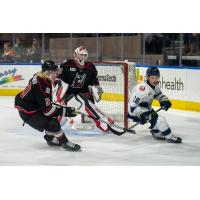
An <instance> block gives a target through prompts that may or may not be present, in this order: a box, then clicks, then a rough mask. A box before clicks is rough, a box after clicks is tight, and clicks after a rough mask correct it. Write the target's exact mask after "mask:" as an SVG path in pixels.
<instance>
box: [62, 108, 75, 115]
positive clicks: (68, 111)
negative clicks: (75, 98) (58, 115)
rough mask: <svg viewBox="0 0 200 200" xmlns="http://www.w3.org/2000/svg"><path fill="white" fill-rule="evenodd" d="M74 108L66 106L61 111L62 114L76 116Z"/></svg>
mask: <svg viewBox="0 0 200 200" xmlns="http://www.w3.org/2000/svg"><path fill="white" fill-rule="evenodd" d="M75 111H76V110H75V108H74V107H66V108H63V112H64V115H65V116H66V117H76V115H77V114H76V112H75Z"/></svg>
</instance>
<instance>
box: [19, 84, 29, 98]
mask: <svg viewBox="0 0 200 200" xmlns="http://www.w3.org/2000/svg"><path fill="white" fill-rule="evenodd" d="M30 90H31V85H27V86H26V88H25V89H24V91H23V92H22V93H21V94H20V97H21V98H24V97H25V96H26V95H27V94H28V92H29V91H30Z"/></svg>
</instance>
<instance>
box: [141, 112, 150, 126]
mask: <svg viewBox="0 0 200 200" xmlns="http://www.w3.org/2000/svg"><path fill="white" fill-rule="evenodd" d="M149 114H151V111H147V112H143V113H142V114H141V115H140V116H139V120H140V124H142V125H143V124H146V123H147V122H148V120H149Z"/></svg>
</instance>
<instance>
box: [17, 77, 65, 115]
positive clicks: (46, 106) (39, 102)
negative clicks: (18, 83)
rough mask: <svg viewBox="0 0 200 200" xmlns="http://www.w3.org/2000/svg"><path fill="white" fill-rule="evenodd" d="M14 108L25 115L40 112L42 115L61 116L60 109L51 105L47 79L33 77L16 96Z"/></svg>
mask: <svg viewBox="0 0 200 200" xmlns="http://www.w3.org/2000/svg"><path fill="white" fill-rule="evenodd" d="M15 107H16V108H17V109H18V110H19V111H21V112H23V113H26V114H29V115H31V114H34V113H36V112H38V111H42V112H43V114H44V115H46V116H49V117H56V116H59V115H61V114H62V108H57V107H56V106H54V105H52V86H51V82H50V81H49V80H48V79H45V78H41V77H39V76H37V75H34V76H33V78H31V79H30V81H29V84H28V85H27V87H26V88H25V89H24V90H23V91H22V92H20V93H19V94H17V95H16V97H15Z"/></svg>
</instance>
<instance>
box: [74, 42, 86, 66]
mask: <svg viewBox="0 0 200 200" xmlns="http://www.w3.org/2000/svg"><path fill="white" fill-rule="evenodd" d="M87 58H88V52H87V50H86V49H85V48H84V47H83V46H80V47H78V48H76V49H75V51H74V60H75V61H76V62H77V63H78V64H79V65H80V66H83V65H84V64H85V63H86V60H87Z"/></svg>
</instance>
